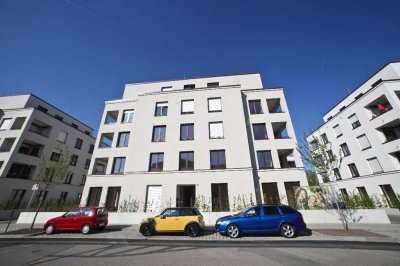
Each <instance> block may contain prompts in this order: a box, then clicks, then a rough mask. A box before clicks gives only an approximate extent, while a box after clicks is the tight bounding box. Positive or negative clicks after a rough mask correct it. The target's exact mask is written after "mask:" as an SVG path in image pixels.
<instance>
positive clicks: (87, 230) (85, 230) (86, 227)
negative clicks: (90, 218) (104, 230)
mask: <svg viewBox="0 0 400 266" xmlns="http://www.w3.org/2000/svg"><path fill="white" fill-rule="evenodd" d="M81 232H82V234H84V235H87V234H89V233H90V225H88V224H84V225H83V226H82V228H81Z"/></svg>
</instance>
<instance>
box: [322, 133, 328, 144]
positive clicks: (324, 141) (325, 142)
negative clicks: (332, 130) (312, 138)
mask: <svg viewBox="0 0 400 266" xmlns="http://www.w3.org/2000/svg"><path fill="white" fill-rule="evenodd" d="M321 139H322V143H323V144H328V143H329V140H328V137H327V136H326V134H325V133H323V134H322V135H321Z"/></svg>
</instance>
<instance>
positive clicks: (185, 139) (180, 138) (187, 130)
mask: <svg viewBox="0 0 400 266" xmlns="http://www.w3.org/2000/svg"><path fill="white" fill-rule="evenodd" d="M183 127H187V129H186V134H187V135H186V138H183V136H182V129H183ZM190 127H192V133H193V135H192V136H190ZM188 136H189V138H188ZM179 140H180V141H190V140H194V123H188V124H181V126H180V136H179Z"/></svg>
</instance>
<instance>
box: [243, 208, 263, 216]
mask: <svg viewBox="0 0 400 266" xmlns="http://www.w3.org/2000/svg"><path fill="white" fill-rule="evenodd" d="M260 211H261V207H259V206H257V207H254V208H252V209H249V210H248V211H247V212H246V213H245V215H246V217H250V216H260Z"/></svg>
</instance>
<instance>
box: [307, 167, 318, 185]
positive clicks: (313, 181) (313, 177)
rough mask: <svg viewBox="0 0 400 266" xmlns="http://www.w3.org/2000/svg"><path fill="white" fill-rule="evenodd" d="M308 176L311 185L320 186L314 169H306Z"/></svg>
mask: <svg viewBox="0 0 400 266" xmlns="http://www.w3.org/2000/svg"><path fill="white" fill-rule="evenodd" d="M306 176H307V182H308V185H309V186H319V181H318V177H317V174H316V173H315V172H314V171H311V170H306Z"/></svg>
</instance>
